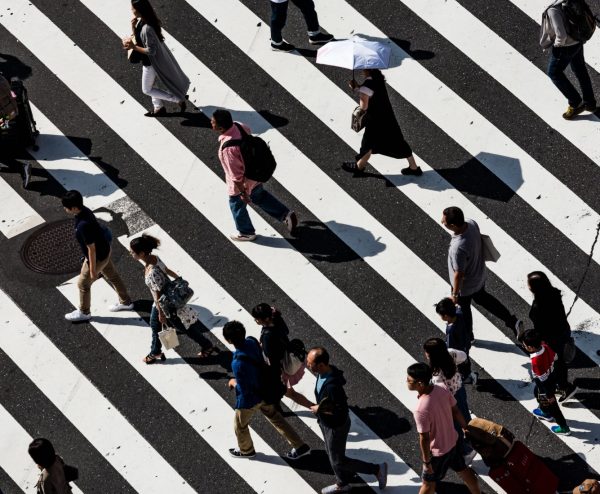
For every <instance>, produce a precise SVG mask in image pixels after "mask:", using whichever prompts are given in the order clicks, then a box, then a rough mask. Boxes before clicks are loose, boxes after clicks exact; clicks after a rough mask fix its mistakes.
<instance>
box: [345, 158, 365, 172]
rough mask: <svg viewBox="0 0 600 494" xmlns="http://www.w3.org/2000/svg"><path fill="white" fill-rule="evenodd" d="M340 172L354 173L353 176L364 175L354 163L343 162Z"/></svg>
mask: <svg viewBox="0 0 600 494" xmlns="http://www.w3.org/2000/svg"><path fill="white" fill-rule="evenodd" d="M342 170H346V171H347V172H350V173H354V175H364V173H365V171H364V170H363V169H361V168H359V167H358V165H357V164H356V161H344V162H343V163H342Z"/></svg>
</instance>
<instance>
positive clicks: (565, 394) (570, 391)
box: [558, 383, 577, 403]
mask: <svg viewBox="0 0 600 494" xmlns="http://www.w3.org/2000/svg"><path fill="white" fill-rule="evenodd" d="M576 392H577V386H575V385H574V384H571V383H569V384H568V385H567V389H563V390H562V391H561V392H560V396H559V398H558V402H559V403H562V402H563V401H567V400H568V399H569V398H571V397H572V396H573V395H574V394H575V393H576Z"/></svg>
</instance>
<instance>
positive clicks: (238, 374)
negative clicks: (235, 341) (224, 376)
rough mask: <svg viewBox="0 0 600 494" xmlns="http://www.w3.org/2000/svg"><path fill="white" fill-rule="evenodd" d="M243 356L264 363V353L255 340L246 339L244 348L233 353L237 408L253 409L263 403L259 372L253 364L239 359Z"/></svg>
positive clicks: (232, 366) (232, 367)
mask: <svg viewBox="0 0 600 494" xmlns="http://www.w3.org/2000/svg"><path fill="white" fill-rule="evenodd" d="M241 355H245V356H246V357H247V358H250V359H251V360H253V361H255V362H262V361H263V356H262V351H261V349H260V346H259V345H258V343H257V342H256V340H255V339H254V338H250V337H248V338H246V340H245V341H244V344H243V346H242V347H241V348H238V349H236V351H235V352H233V360H232V361H231V369H232V370H233V376H234V377H235V380H236V381H237V386H236V387H235V394H236V397H237V401H236V404H235V408H238V409H239V408H252V407H253V406H254V405H256V404H258V403H260V402H261V401H262V400H261V398H260V397H259V389H260V381H259V370H258V367H257V366H256V365H254V364H253V363H252V362H248V361H247V360H242V359H239V358H237V357H239V356H241Z"/></svg>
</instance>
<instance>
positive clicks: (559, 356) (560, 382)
mask: <svg viewBox="0 0 600 494" xmlns="http://www.w3.org/2000/svg"><path fill="white" fill-rule="evenodd" d="M569 336H570V335H569ZM546 343H547V344H548V345H549V346H550V348H552V350H554V353H556V360H555V361H554V372H553V373H552V376H553V377H554V379H555V380H556V386H557V387H558V389H560V390H561V391H564V390H566V389H567V388H568V386H569V371H568V368H567V364H565V360H564V356H563V353H564V350H565V343H566V341H560V340H550V339H548V340H546Z"/></svg>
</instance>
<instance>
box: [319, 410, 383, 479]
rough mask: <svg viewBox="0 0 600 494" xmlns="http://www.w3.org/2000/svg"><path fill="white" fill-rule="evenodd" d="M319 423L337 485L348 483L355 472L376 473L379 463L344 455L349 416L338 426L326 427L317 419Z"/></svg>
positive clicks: (348, 429)
mask: <svg viewBox="0 0 600 494" xmlns="http://www.w3.org/2000/svg"><path fill="white" fill-rule="evenodd" d="M319 425H320V426H321V431H322V432H323V440H324V441H325V450H326V451H327V456H328V457H329V463H331V468H332V469H333V473H334V474H335V477H336V482H337V484H338V485H346V484H349V483H350V482H352V480H353V479H354V476H355V475H356V474H357V473H369V474H371V475H377V473H378V472H379V465H376V464H375V463H367V462H366V461H362V460H356V459H354V458H348V457H347V456H346V440H347V439H348V432H349V431H350V417H348V418H347V419H346V422H345V423H344V424H342V425H341V426H339V427H327V426H325V425H323V424H322V423H321V421H319Z"/></svg>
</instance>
